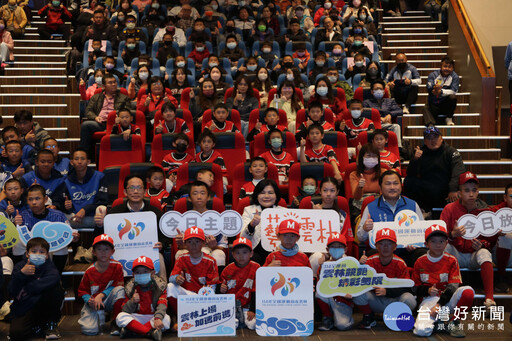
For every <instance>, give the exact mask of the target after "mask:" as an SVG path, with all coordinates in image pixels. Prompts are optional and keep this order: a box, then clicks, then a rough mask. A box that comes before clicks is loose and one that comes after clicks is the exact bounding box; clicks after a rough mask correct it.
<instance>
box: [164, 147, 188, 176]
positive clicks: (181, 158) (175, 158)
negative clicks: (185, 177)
mask: <svg viewBox="0 0 512 341" xmlns="http://www.w3.org/2000/svg"><path fill="white" fill-rule="evenodd" d="M189 162H194V157H193V156H192V155H190V154H188V153H183V154H180V153H177V152H170V153H169V154H167V155H166V156H164V159H163V160H162V167H164V169H165V170H166V171H167V174H171V173H176V172H177V171H178V168H179V167H180V166H181V165H183V164H185V163H189Z"/></svg>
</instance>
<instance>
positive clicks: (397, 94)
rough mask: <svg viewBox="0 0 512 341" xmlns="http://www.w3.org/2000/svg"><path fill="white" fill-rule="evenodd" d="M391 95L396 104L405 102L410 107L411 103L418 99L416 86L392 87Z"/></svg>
mask: <svg viewBox="0 0 512 341" xmlns="http://www.w3.org/2000/svg"><path fill="white" fill-rule="evenodd" d="M391 95H392V97H393V98H394V99H395V101H396V103H398V104H405V105H406V106H407V107H410V106H411V104H414V103H416V101H417V100H418V87H417V86H406V87H399V88H396V87H395V89H393V91H391Z"/></svg>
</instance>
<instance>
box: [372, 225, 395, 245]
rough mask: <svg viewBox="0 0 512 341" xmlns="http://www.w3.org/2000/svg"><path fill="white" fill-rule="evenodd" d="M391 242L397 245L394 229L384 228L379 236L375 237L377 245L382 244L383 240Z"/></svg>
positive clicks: (379, 231) (378, 233)
mask: <svg viewBox="0 0 512 341" xmlns="http://www.w3.org/2000/svg"><path fill="white" fill-rule="evenodd" d="M386 239H387V240H391V241H392V242H394V243H396V233H395V231H394V230H392V229H388V228H384V229H382V230H378V231H377V236H376V237H375V243H378V242H380V241H381V240H386Z"/></svg>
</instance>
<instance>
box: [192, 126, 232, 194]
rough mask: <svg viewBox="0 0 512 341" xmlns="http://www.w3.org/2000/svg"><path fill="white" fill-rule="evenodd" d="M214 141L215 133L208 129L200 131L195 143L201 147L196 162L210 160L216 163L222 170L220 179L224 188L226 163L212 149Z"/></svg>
mask: <svg viewBox="0 0 512 341" xmlns="http://www.w3.org/2000/svg"><path fill="white" fill-rule="evenodd" d="M216 142H217V137H215V134H214V133H212V131H211V130H210V129H205V130H204V131H203V132H201V134H199V136H198V138H197V144H198V145H199V147H200V148H201V152H200V153H198V154H197V155H196V162H210V163H216V164H218V165H219V166H220V169H221V170H222V175H223V179H222V181H223V183H224V188H226V186H227V185H228V178H227V175H228V170H227V169H226V164H225V163H224V159H223V158H222V155H221V154H220V153H219V152H218V151H216V150H215V149H214V148H215V143H216Z"/></svg>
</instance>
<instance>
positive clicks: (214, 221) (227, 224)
mask: <svg viewBox="0 0 512 341" xmlns="http://www.w3.org/2000/svg"><path fill="white" fill-rule="evenodd" d="M192 226H199V227H201V228H202V229H203V231H204V233H205V234H207V235H210V236H216V235H218V234H221V233H222V234H223V235H225V236H227V237H234V236H236V235H237V234H239V233H240V231H242V216H241V215H240V213H238V212H237V211H233V210H226V211H224V212H221V213H219V212H217V211H213V210H208V211H206V212H204V213H203V214H201V213H199V212H197V211H188V212H185V213H183V214H181V213H179V212H176V211H168V212H166V213H165V214H164V215H163V216H162V217H161V218H160V231H162V233H163V234H164V235H165V236H167V237H169V238H174V237H176V236H177V235H178V229H179V230H180V231H181V232H182V233H183V232H185V231H186V230H187V229H188V228H189V227H192Z"/></svg>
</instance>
